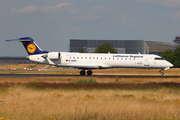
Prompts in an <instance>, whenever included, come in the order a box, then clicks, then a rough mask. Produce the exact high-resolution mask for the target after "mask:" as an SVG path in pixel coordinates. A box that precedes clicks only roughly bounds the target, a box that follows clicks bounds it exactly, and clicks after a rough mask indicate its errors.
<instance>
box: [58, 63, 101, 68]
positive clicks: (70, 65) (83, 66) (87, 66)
mask: <svg viewBox="0 0 180 120" xmlns="http://www.w3.org/2000/svg"><path fill="white" fill-rule="evenodd" d="M58 66H59V67H73V68H79V69H99V68H102V66H98V65H82V64H80V65H75V64H68V65H62V64H58Z"/></svg>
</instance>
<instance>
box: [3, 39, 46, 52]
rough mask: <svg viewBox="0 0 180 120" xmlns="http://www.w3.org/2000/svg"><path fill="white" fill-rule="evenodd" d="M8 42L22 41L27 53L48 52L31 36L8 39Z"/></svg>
mask: <svg viewBox="0 0 180 120" xmlns="http://www.w3.org/2000/svg"><path fill="white" fill-rule="evenodd" d="M6 41H7V42H11V41H19V42H22V44H23V46H24V48H25V49H26V51H27V53H28V54H29V55H35V54H43V53H48V51H43V50H42V49H41V48H40V47H39V46H38V45H37V44H36V43H35V42H34V40H33V39H32V38H30V37H23V38H19V39H12V40H6Z"/></svg>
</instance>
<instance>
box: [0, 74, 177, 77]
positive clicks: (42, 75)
mask: <svg viewBox="0 0 180 120" xmlns="http://www.w3.org/2000/svg"><path fill="white" fill-rule="evenodd" d="M0 77H6V78H28V77H106V78H107V77H109V78H111V77H119V78H180V76H166V75H164V76H160V75H158V76H150V75H62V74H0Z"/></svg>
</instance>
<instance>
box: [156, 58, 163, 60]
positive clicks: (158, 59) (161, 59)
mask: <svg viewBox="0 0 180 120" xmlns="http://www.w3.org/2000/svg"><path fill="white" fill-rule="evenodd" d="M155 60H164V58H155Z"/></svg>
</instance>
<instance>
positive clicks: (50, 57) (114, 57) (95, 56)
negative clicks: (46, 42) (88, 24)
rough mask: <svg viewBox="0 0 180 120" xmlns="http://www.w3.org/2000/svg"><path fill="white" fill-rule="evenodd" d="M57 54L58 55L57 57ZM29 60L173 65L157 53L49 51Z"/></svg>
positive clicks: (73, 64) (119, 65)
mask: <svg viewBox="0 0 180 120" xmlns="http://www.w3.org/2000/svg"><path fill="white" fill-rule="evenodd" d="M58 54H59V57H58ZM28 58H29V60H32V61H36V62H40V63H44V64H50V65H55V66H64V67H74V68H79V69H98V68H100V69H101V68H160V69H163V68H170V67H172V66H173V65H172V64H171V63H170V62H168V61H166V60H164V59H163V58H161V57H160V56H158V55H150V54H99V53H71V52H50V53H48V54H37V55H30V56H28Z"/></svg>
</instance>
